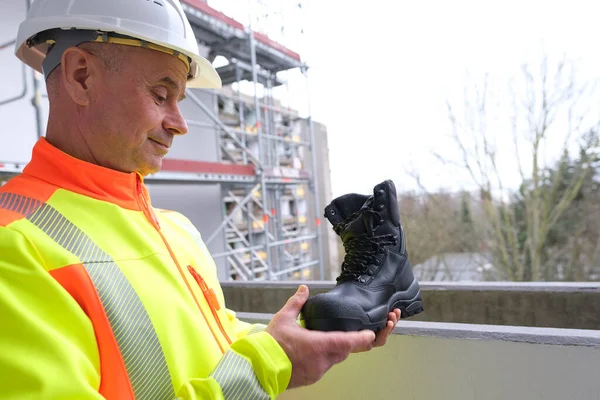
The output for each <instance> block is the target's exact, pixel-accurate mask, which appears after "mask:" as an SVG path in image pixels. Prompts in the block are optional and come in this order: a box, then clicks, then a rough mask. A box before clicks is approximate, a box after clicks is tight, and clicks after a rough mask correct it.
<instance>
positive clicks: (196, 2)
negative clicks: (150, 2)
mask: <svg viewBox="0 0 600 400" xmlns="http://www.w3.org/2000/svg"><path fill="white" fill-rule="evenodd" d="M182 1H183V2H184V3H186V4H188V5H190V6H192V7H194V8H196V9H197V10H200V11H202V12H203V13H205V14H207V15H209V16H211V17H213V18H215V19H218V20H219V21H221V22H224V23H225V24H227V25H229V26H231V27H233V28H235V29H239V30H242V31H243V30H244V25H242V24H241V23H240V22H238V21H236V20H235V19H233V18H231V17H228V16H227V15H225V14H223V13H222V12H220V11H217V10H215V9H214V8H212V7H211V6H209V5H208V4H207V3H205V2H204V1H202V0H182ZM254 37H255V38H256V40H258V41H259V42H261V43H263V44H265V45H267V46H269V47H271V48H273V49H275V50H277V51H280V52H282V53H283V54H285V55H286V56H288V57H291V58H293V59H294V60H296V61H301V58H300V54H298V53H296V52H295V51H292V50H290V49H288V48H287V47H285V46H283V45H282V44H279V43H277V42H276V41H274V40H271V39H269V37H268V36H267V35H265V34H263V33H259V32H254Z"/></svg>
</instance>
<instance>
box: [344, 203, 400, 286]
mask: <svg viewBox="0 0 600 400" xmlns="http://www.w3.org/2000/svg"><path fill="white" fill-rule="evenodd" d="M365 213H369V214H373V215H374V216H376V217H378V223H377V226H376V227H375V228H374V229H376V228H377V227H379V226H381V224H383V219H382V218H381V215H380V214H379V213H378V212H377V211H373V210H361V211H358V212H355V213H354V214H352V215H350V216H349V217H348V218H346V219H345V220H344V221H342V222H340V223H338V224H336V225H335V226H334V230H335V232H336V233H337V234H338V235H340V234H341V233H342V231H343V230H344V229H345V228H346V226H347V225H348V223H349V222H350V221H353V220H354V219H355V218H356V217H357V216H358V215H360V214H365ZM397 240H398V238H397V236H396V235H393V234H386V235H378V236H369V235H367V234H366V233H363V234H362V235H359V236H355V237H352V238H349V239H348V240H346V241H345V242H344V249H345V252H346V255H345V256H344V262H343V263H342V272H341V274H340V276H338V277H337V279H336V281H337V282H340V281H345V280H358V279H359V278H360V276H361V275H365V274H367V273H368V268H367V267H368V266H369V265H372V264H374V263H376V262H377V255H378V254H381V253H383V252H384V251H385V246H387V245H395V244H397V243H398V242H397Z"/></svg>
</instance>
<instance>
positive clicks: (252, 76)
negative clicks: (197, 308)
mask: <svg viewBox="0 0 600 400" xmlns="http://www.w3.org/2000/svg"><path fill="white" fill-rule="evenodd" d="M182 6H183V8H184V11H185V12H186V15H187V16H188V19H189V20H190V23H191V25H192V28H193V29H194V31H195V34H196V36H197V38H198V40H199V42H200V45H201V46H204V47H205V48H206V49H209V53H208V58H209V60H210V61H214V59H215V58H216V57H217V56H222V57H224V58H226V59H227V60H228V64H227V65H225V66H222V67H219V68H217V71H218V73H219V75H220V76H221V79H222V81H223V84H224V88H223V89H221V90H202V89H200V90H199V91H201V92H205V93H209V94H210V95H211V96H214V97H213V98H214V100H215V102H214V103H215V104H216V107H214V108H211V107H209V106H207V105H206V104H205V103H204V102H203V101H201V100H200V98H199V96H197V94H198V89H194V90H187V93H186V94H187V98H188V99H189V101H191V102H193V103H194V104H195V105H196V106H197V107H198V108H199V109H200V110H201V112H202V113H204V114H205V115H206V116H207V117H208V119H209V121H210V122H209V123H207V122H199V121H194V120H188V121H187V122H188V124H189V125H192V126H200V127H206V128H211V129H215V130H216V135H217V143H218V146H217V148H218V152H219V154H218V156H217V160H218V161H216V162H207V161H191V160H175V159H168V158H166V159H164V161H163V168H162V170H161V171H160V172H158V173H156V174H153V175H150V176H148V177H146V180H147V181H148V182H149V183H150V184H152V183H153V182H157V183H171V184H192V185H197V184H208V183H211V184H215V183H216V184H219V185H220V188H221V198H222V210H223V215H222V221H221V224H220V225H219V227H218V228H217V229H216V230H215V231H214V232H213V233H212V234H210V235H208V237H205V243H206V244H207V245H210V243H211V242H212V241H213V240H217V239H219V238H220V239H221V240H224V242H225V243H224V244H225V251H223V252H219V253H214V254H212V256H213V258H215V259H221V258H222V259H224V260H225V265H226V266H227V269H228V271H227V277H228V278H229V279H234V280H286V279H324V262H323V248H322V245H323V244H322V238H321V236H320V234H319V229H318V228H319V225H320V219H319V216H320V214H321V205H320V204H319V203H320V202H319V193H318V188H319V186H318V181H317V179H318V171H317V170H316V165H317V159H316V152H315V151H314V148H313V143H314V129H313V126H312V119H311V117H310V115H308V116H304V117H302V116H300V115H299V114H298V112H297V111H295V110H292V109H290V108H288V107H284V106H283V105H282V104H280V103H279V102H278V101H277V100H276V99H275V98H274V96H273V89H274V88H275V87H277V86H280V85H283V84H284V83H285V82H283V81H282V80H281V79H279V78H278V77H277V73H278V72H281V71H288V70H292V69H299V70H300V71H301V72H302V73H303V74H304V75H305V77H306V80H307V85H308V78H307V76H306V75H307V74H306V72H307V66H306V64H304V63H303V62H302V61H301V58H300V55H298V54H297V53H295V52H293V51H291V50H289V49H287V48H285V47H284V46H282V45H281V44H279V43H276V42H274V41H272V40H270V39H269V38H268V37H267V36H266V35H264V34H262V33H258V32H256V31H254V30H252V29H251V28H249V27H245V26H243V25H242V24H241V23H239V22H237V21H236V20H234V19H232V18H230V17H228V16H226V15H224V14H223V13H221V12H219V11H217V10H215V9H213V8H211V7H210V6H209V5H208V4H207V3H205V2H203V1H201V0H183V1H182ZM242 81H248V82H250V83H251V84H252V85H253V88H254V91H253V92H254V93H253V94H252V95H248V94H244V93H242V92H241V90H240V86H241V85H240V82H242ZM24 84H25V85H26V82H25V83H24ZM259 85H260V86H261V87H262V89H263V90H262V95H259V90H258V89H259ZM234 87H235V89H234ZM307 87H308V86H307ZM35 97H38V99H39V91H38V90H36V94H35ZM306 101H307V104H308V102H309V99H306ZM34 105H35V102H34ZM37 108H39V104H38V105H37V106H36V110H37ZM308 108H309V109H310V106H309V107H308ZM36 112H37V113H38V114H39V110H37V111H36ZM38 122H39V120H38ZM38 125H39V124H38ZM23 167H24V165H22V164H18V163H8V162H2V161H0V184H1V181H3V180H6V179H7V178H9V177H11V176H14V175H16V174H18V173H20V172H21V171H22V170H23Z"/></svg>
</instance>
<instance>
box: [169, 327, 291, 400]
mask: <svg viewBox="0 0 600 400" xmlns="http://www.w3.org/2000/svg"><path fill="white" fill-rule="evenodd" d="M291 372H292V365H291V363H290V361H289V359H288V357H287V355H286V354H285V353H284V351H283V350H282V349H281V346H279V344H278V343H277V342H276V341H275V339H273V337H272V336H271V335H269V334H268V333H266V332H259V333H254V334H250V335H247V336H245V337H244V338H242V339H238V340H236V341H235V342H234V343H233V344H232V345H231V347H230V348H229V350H227V352H226V353H225V355H224V356H223V358H222V359H221V361H220V362H219V364H217V367H216V368H215V369H214V370H213V372H212V373H211V374H210V376H209V377H208V378H206V379H192V380H190V381H188V382H187V384H185V385H184V387H183V388H181V390H180V392H179V393H178V396H179V397H180V398H183V399H186V400H199V399H215V400H216V399H219V400H221V399H225V400H230V399H236V400H237V399H239V400H245V399H261V400H262V399H265V400H266V399H276V398H277V396H279V395H280V394H281V393H283V392H284V391H285V389H286V388H287V386H288V384H289V381H290V377H291Z"/></svg>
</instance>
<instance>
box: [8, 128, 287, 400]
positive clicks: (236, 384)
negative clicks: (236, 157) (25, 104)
mask: <svg viewBox="0 0 600 400" xmlns="http://www.w3.org/2000/svg"><path fill="white" fill-rule="evenodd" d="M263 329H264V326H261V325H250V324H247V323H244V322H242V321H240V320H238V319H237V318H236V316H235V313H233V312H232V311H230V310H228V309H226V308H225V304H224V299H223V293H222V291H221V288H220V286H219V282H218V279H217V274H216V267H215V263H214V261H213V259H212V258H211V256H210V255H209V253H208V250H207V248H206V246H205V245H204V243H203V242H202V239H201V238H200V234H199V233H198V231H197V230H196V229H195V228H194V226H193V225H192V224H191V222H190V221H189V220H188V219H186V218H185V217H183V216H182V215H181V214H178V213H176V212H170V211H164V210H158V209H154V208H152V206H151V205H150V199H149V197H148V192H147V190H146V188H145V186H144V182H143V179H142V177H141V176H140V175H139V174H136V173H131V174H127V173H121V172H118V171H114V170H110V169H106V168H103V167H100V166H97V165H94V164H90V163H87V162H84V161H81V160H78V159H75V158H73V157H70V156H69V155H67V154H65V153H63V152H62V151H60V150H58V149H57V148H55V147H54V146H52V145H51V144H50V143H49V142H47V141H46V140H45V139H43V138H42V139H40V140H39V141H38V142H37V144H36V145H35V147H34V150H33V156H32V160H31V162H30V163H29V164H28V165H27V167H26V168H25V170H24V171H23V173H22V174H21V175H19V176H17V177H15V178H13V179H12V180H10V181H9V182H8V183H7V184H6V185H4V186H2V187H0V399H30V398H31V399H44V400H49V399H61V400H68V399H73V400H85V399H101V398H106V399H110V400H113V399H148V400H160V399H176V398H182V399H240V400H246V399H269V398H276V397H277V396H278V395H279V394H280V393H282V392H283V391H284V390H285V389H286V387H287V385H288V383H289V379H290V375H291V363H290V361H289V359H288V357H287V356H286V354H285V353H284V351H283V350H282V348H281V347H280V346H279V344H278V343H277V342H276V341H275V340H274V339H273V337H272V336H270V335H269V334H268V333H266V332H264V331H263Z"/></svg>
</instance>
